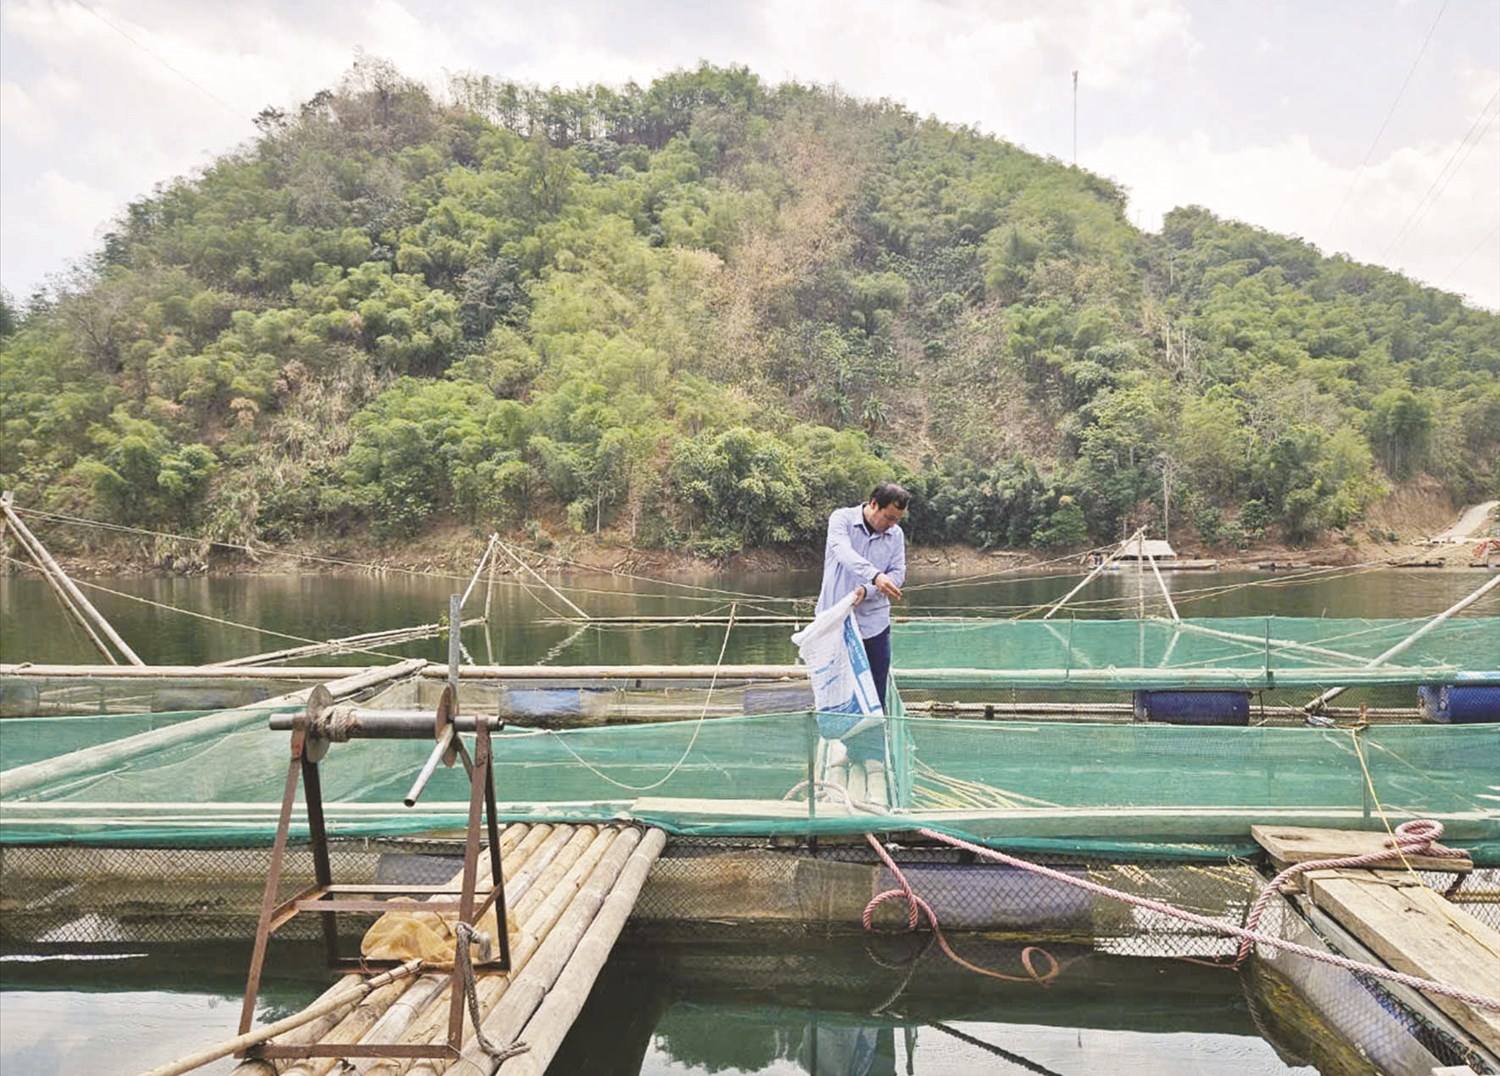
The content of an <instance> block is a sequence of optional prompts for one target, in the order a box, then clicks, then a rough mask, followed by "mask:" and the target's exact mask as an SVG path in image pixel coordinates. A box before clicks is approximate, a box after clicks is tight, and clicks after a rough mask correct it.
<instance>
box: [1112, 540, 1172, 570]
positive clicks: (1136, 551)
mask: <svg viewBox="0 0 1500 1076" xmlns="http://www.w3.org/2000/svg"><path fill="white" fill-rule="evenodd" d="M1147 557H1150V558H1151V559H1152V560H1154V561H1156V563H1157V564H1159V565H1161V566H1162V567H1163V568H1165V567H1166V566H1167V563H1168V562H1171V561H1175V560H1176V559H1177V551H1176V550H1175V549H1173V548H1172V547H1171V545H1170V544H1168V543H1167V541H1166V540H1165V539H1162V538H1127V539H1125V541H1123V542H1121V543H1120V549H1119V552H1117V553H1116V554H1115V559H1116V560H1145V559H1146V558H1147Z"/></svg>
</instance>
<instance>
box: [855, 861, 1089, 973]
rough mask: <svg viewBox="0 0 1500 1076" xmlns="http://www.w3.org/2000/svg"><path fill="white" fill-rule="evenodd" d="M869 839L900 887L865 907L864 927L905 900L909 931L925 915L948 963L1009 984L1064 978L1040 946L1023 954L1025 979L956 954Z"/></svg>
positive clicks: (926, 909) (927, 907)
mask: <svg viewBox="0 0 1500 1076" xmlns="http://www.w3.org/2000/svg"><path fill="white" fill-rule="evenodd" d="M865 839H866V840H867V841H869V842H870V847H871V848H873V849H875V854H876V855H878V856H879V857H880V860H881V862H882V863H884V864H885V867H886V870H888V871H890V872H891V876H892V877H894V878H895V879H896V885H897V887H898V888H896V889H887V890H886V891H885V892H884V893H880V894H878V895H876V896H875V897H874V898H873V899H872V900H871V901H870V903H869V904H866V905H865V911H864V915H863V916H861V921H862V922H863V923H864V927H865V929H866V930H874V929H875V923H874V916H875V909H876V908H878V907H879V906H880V905H882V904H884V903H885V902H886V901H888V900H891V899H893V898H895V897H904V898H905V899H906V907H907V916H906V926H907V929H908V930H916V929H917V921H918V920H917V913H918V912H919V911H920V912H921V914H922V915H925V916H926V917H927V922H928V923H929V924H930V925H931V926H932V933H933V935H934V936H935V937H936V938H937V943H938V945H939V946H941V947H942V950H943V952H944V953H945V954H947V956H948V959H949V960H951V961H953V962H954V963H955V964H957V965H958V966H959V967H961V968H966V969H967V970H969V971H972V972H975V973H976V974H979V975H987V976H989V977H990V978H991V979H1001V980H1003V981H1005V982H1008V983H1036V984H1037V985H1038V986H1046V985H1047V984H1048V983H1050V982H1051V981H1052V980H1053V979H1056V978H1057V977H1058V976H1059V975H1061V974H1062V965H1061V964H1059V963H1058V962H1057V958H1056V957H1055V956H1053V955H1052V954H1051V953H1049V952H1047V950H1045V949H1043V948H1042V947H1041V946H1039V945H1028V946H1027V947H1026V948H1024V949H1022V950H1021V966H1022V967H1023V968H1025V969H1026V974H1025V975H1006V974H1005V973H1004V972H999V971H994V970H992V969H990V968H982V967H980V966H979V965H978V964H973V963H970V962H969V961H967V960H965V959H964V958H963V957H961V956H959V955H958V954H957V953H955V952H954V951H953V947H952V946H951V945H949V944H948V939H947V938H946V937H945V936H944V935H943V928H942V927H941V926H940V925H939V924H938V917H937V913H936V912H934V911H933V910H932V905H930V904H928V903H927V902H926V901H925V900H923V899H922V898H921V897H919V896H917V895H916V893H915V892H913V891H912V888H911V883H910V882H908V881H907V880H906V875H905V874H903V873H902V872H901V868H900V867H898V866H896V861H895V860H894V859H892V858H891V857H890V855H889V853H887V852H886V850H885V848H884V847H882V845H881V843H880V842H879V841H878V840H876V839H875V836H874V834H870V833H867V834H865ZM1037 956H1041V957H1043V958H1044V959H1045V963H1046V968H1045V970H1041V971H1038V970H1037V967H1036V965H1035V963H1034V960H1035V958H1036V957H1037Z"/></svg>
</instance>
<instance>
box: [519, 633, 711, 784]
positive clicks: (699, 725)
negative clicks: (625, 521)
mask: <svg viewBox="0 0 1500 1076" xmlns="http://www.w3.org/2000/svg"><path fill="white" fill-rule="evenodd" d="M734 614H735V606H733V605H731V606H730V607H729V623H728V624H726V625H725V626H724V642H723V643H722V644H721V645H720V646H719V657H718V660H717V661H715V662H714V672H713V676H712V677H710V678H709V681H708V691H707V693H706V694H705V695H704V696H703V711H702V712H701V713H700V714H699V715H698V720H697V721H695V722H694V723H693V735H692V738H691V739H689V740H688V745H687V747H685V748H684V749H683V751H682V757H681V758H679V759H678V760H677V761H676V763H674V764H673V766H672V768H671V769H670V770H668V771H667V773H666V776H664V777H662V778H661V780H659V781H653V782H652V783H651V784H649V785H632V784H626V783H625V782H624V781H616V780H615V779H614V778H613V777H611V776H610V775H609V774H607V773H605V772H604V771H603V770H601V769H599V767H597V766H595V765H594V764H593V763H592V762H589V761H588V760H587V759H585V758H584V757H583V756H582V755H580V754H579V753H578V752H577V751H575V750H573V747H572V745H571V744H569V743H568V741H567V740H566V739H565V738H564V737H563V736H562V734H561V733H559V732H558V731H557V730H556V729H547V730H546V732H547V733H548V735H550V736H551V737H552V738H553V739H555V740H556V741H557V742H558V743H560V744H561V745H562V747H563V750H565V751H567V753H568V754H570V755H572V756H573V757H574V758H575V759H577V760H578V762H579V764H580V765H582V766H583V767H584V768H586V769H587V770H588V771H589V772H590V773H592V774H593V775H594V776H595V777H598V778H599V779H600V780H603V781H607V782H609V783H610V784H612V785H614V786H615V787H616V788H619V789H624V790H625V791H627V792H650V791H651V790H652V789H655V788H660V787H661V786H662V785H664V784H666V783H667V782H668V781H670V780H671V779H672V777H673V775H675V774H676V773H677V771H678V770H680V769H681V768H682V764H683V763H684V762H686V761H687V758H688V756H689V755H690V754H692V753H693V745H694V744H696V743H697V742H698V734H699V733H701V732H702V731H703V723H704V722H705V721H706V720H708V706H709V703H710V702H711V701H712V700H713V697H714V685H716V684H717V683H718V682H719V669H720V667H721V666H722V665H723V664H724V653H725V651H727V650H728V649H729V636H730V633H731V632H733V631H734Z"/></svg>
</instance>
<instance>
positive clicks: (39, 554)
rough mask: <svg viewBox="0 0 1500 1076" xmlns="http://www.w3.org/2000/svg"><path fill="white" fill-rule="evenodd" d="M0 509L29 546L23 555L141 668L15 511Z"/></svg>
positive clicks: (5, 504)
mask: <svg viewBox="0 0 1500 1076" xmlns="http://www.w3.org/2000/svg"><path fill="white" fill-rule="evenodd" d="M0 508H3V509H4V513H5V518H6V520H7V522H9V523H10V526H11V529H12V530H13V531H15V532H16V534H17V536H19V537H21V538H22V539H23V540H24V542H23V544H25V543H30V545H31V546H32V547H33V548H31V549H28V550H27V552H29V553H30V554H31V555H32V557H34V558H36V560H37V563H38V564H40V565H41V566H42V568H43V569H44V570H45V571H47V572H50V573H52V574H53V575H55V576H56V577H57V582H58V583H59V584H60V585H61V586H62V587H63V588H65V589H66V590H67V592H68V595H69V596H70V597H71V598H72V599H73V601H74V602H76V603H77V604H78V607H79V608H80V609H82V610H83V611H84V612H85V613H87V614H88V615H89V617H90V618H91V619H92V620H93V621H94V623H95V625H96V626H97V627H98V628H99V630H100V631H102V632H103V633H104V635H105V637H107V638H108V639H109V641H110V642H112V643H114V644H115V646H116V647H117V648H118V649H119V651H120V653H121V654H123V655H124V656H125V660H126V661H128V662H130V664H132V665H144V664H145V662H143V661H141V659H140V657H139V655H137V654H136V652H135V651H134V650H132V649H130V644H129V643H127V642H126V641H125V640H124V639H122V638H121V637H120V633H119V632H117V631H115V629H114V626H113V625H111V624H110V622H109V621H108V620H106V619H104V614H103V613H101V612H99V610H97V609H95V608H94V607H93V605H92V604H90V602H89V600H88V599H87V598H85V597H84V596H83V591H81V590H79V589H78V587H77V585H76V584H75V583H74V582H73V580H71V579H69V578H68V573H67V572H65V571H63V570H62V567H61V566H60V565H59V564H58V563H57V561H55V560H53V559H52V554H51V553H48V552H47V547H46V546H44V545H42V543H41V540H40V539H38V538H37V536H36V535H34V534H32V533H31V531H30V530H29V529H28V528H27V526H26V524H24V523H22V522H21V517H20V516H18V515H16V511H15V509H14V508H12V507H11V504H10V500H9V499H8V498H7V499H0Z"/></svg>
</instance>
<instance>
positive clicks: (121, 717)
mask: <svg viewBox="0 0 1500 1076" xmlns="http://www.w3.org/2000/svg"><path fill="white" fill-rule="evenodd" d="M210 713H217V711H215V710H177V711H174V712H172V713H164V714H89V715H87V716H82V715H72V716H62V717H7V718H5V719H4V720H0V770H9V769H12V768H14V767H16V766H25V765H28V764H30V763H33V762H40V761H41V760H42V759H47V758H55V757H57V756H59V755H66V754H71V753H72V752H74V751H81V750H83V749H84V748H85V747H97V746H99V745H100V744H107V743H113V742H114V741H116V740H120V739H123V738H124V737H126V736H134V735H136V734H137V733H141V732H150V731H152V730H154V729H164V728H169V727H171V726H172V725H176V724H180V723H181V722H183V721H191V720H193V719H194V718H198V717H203V716H204V715H206V714H210Z"/></svg>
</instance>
